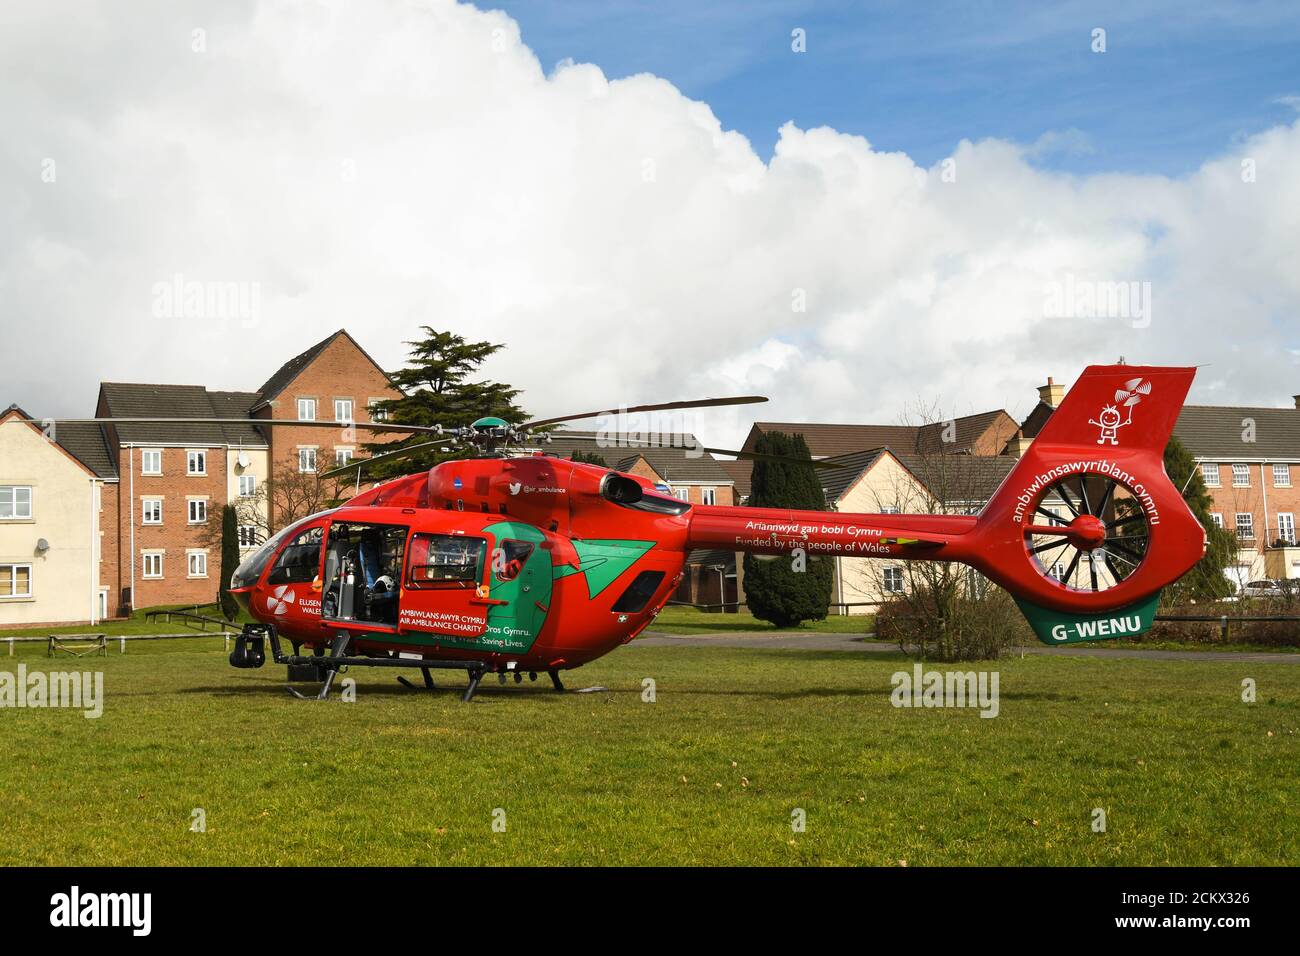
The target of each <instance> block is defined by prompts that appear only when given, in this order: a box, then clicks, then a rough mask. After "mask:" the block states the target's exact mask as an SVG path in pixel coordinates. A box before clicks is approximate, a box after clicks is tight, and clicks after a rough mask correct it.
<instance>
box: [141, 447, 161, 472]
mask: <svg viewBox="0 0 1300 956" xmlns="http://www.w3.org/2000/svg"><path fill="white" fill-rule="evenodd" d="M140 474H142V475H161V474H162V450H161V449H159V448H146V449H144V450H143V451H141V452H140Z"/></svg>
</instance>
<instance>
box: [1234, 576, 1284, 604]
mask: <svg viewBox="0 0 1300 956" xmlns="http://www.w3.org/2000/svg"><path fill="white" fill-rule="evenodd" d="M1291 590H1292V589H1291V585H1290V583H1289V582H1283V581H1272V580H1269V579H1268V578H1261V579H1260V580H1258V581H1248V582H1247V583H1246V586H1245V587H1243V588H1242V589H1241V597H1242V598H1243V599H1245V598H1253V597H1286V596H1287V595H1288V594H1289V593H1291Z"/></svg>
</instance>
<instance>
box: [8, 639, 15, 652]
mask: <svg viewBox="0 0 1300 956" xmlns="http://www.w3.org/2000/svg"><path fill="white" fill-rule="evenodd" d="M9 656H10V657H13V656H14V639H13V638H12V637H11V638H9Z"/></svg>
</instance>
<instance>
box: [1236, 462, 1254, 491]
mask: <svg viewBox="0 0 1300 956" xmlns="http://www.w3.org/2000/svg"><path fill="white" fill-rule="evenodd" d="M1232 487H1234V488H1249V487H1250V465H1247V464H1244V463H1242V462H1236V463H1234V464H1233V466H1232Z"/></svg>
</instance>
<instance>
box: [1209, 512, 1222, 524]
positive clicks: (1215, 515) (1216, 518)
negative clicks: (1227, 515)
mask: <svg viewBox="0 0 1300 956" xmlns="http://www.w3.org/2000/svg"><path fill="white" fill-rule="evenodd" d="M1210 522H1211V523H1212V524H1213V525H1214V526H1215V527H1216V528H1222V527H1223V514H1222V513H1221V512H1218V511H1211V512H1210Z"/></svg>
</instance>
